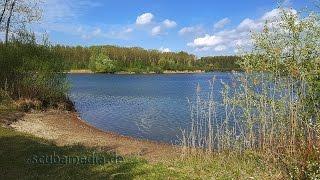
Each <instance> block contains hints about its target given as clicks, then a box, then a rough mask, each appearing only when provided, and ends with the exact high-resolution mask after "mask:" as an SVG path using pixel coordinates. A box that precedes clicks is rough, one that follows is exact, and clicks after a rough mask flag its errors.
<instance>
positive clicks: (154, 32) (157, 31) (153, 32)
mask: <svg viewBox="0 0 320 180" xmlns="http://www.w3.org/2000/svg"><path fill="white" fill-rule="evenodd" d="M160 34H161V26H156V27H154V28H152V30H151V35H152V36H157V35H160Z"/></svg>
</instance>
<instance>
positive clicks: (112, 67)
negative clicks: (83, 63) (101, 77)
mask: <svg viewBox="0 0 320 180" xmlns="http://www.w3.org/2000/svg"><path fill="white" fill-rule="evenodd" d="M90 69H91V70H92V71H93V72H99V73H114V72H116V62H115V61H113V60H111V59H110V58H109V57H108V56H106V55H105V54H103V53H99V54H93V55H92V56H91V57H90Z"/></svg>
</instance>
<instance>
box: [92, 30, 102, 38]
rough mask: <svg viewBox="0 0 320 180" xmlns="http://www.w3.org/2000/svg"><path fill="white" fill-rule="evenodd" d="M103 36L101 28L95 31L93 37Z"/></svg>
mask: <svg viewBox="0 0 320 180" xmlns="http://www.w3.org/2000/svg"><path fill="white" fill-rule="evenodd" d="M100 34H101V29H100V28H97V29H95V30H94V31H93V32H92V35H93V36H98V35H100Z"/></svg>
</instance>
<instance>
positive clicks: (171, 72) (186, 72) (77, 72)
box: [67, 69, 206, 75]
mask: <svg viewBox="0 0 320 180" xmlns="http://www.w3.org/2000/svg"><path fill="white" fill-rule="evenodd" d="M202 73H206V72H205V71H202V70H195V71H188V70H185V71H169V70H165V71H163V72H162V73H156V72H153V71H152V72H142V73H135V72H128V71H119V72H115V73H96V72H93V71H91V70H89V69H80V70H70V71H69V72H67V74H119V75H122V74H124V75H136V74H202Z"/></svg>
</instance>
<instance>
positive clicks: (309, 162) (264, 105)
mask: <svg viewBox="0 0 320 180" xmlns="http://www.w3.org/2000/svg"><path fill="white" fill-rule="evenodd" d="M282 13H283V14H282V16H281V18H280V20H279V21H276V22H273V24H272V25H270V24H266V25H265V28H264V29H263V31H262V32H260V33H256V34H254V35H253V42H254V48H253V50H252V52H250V53H248V52H247V53H245V54H243V55H242V62H240V64H241V67H242V68H243V69H244V70H245V72H244V73H235V72H233V74H232V81H230V82H216V79H215V78H213V79H212V80H211V81H210V83H209V93H201V92H200V87H197V91H196V98H195V100H193V101H189V102H190V113H191V129H190V131H184V133H183V138H182V139H183V141H182V145H183V147H184V148H183V149H184V153H185V154H194V153H196V154H199V155H200V156H201V155H205V154H208V153H218V154H221V153H225V152H237V153H240V154H242V153H244V152H246V151H254V152H257V153H259V154H261V155H262V156H264V159H265V160H266V161H268V162H275V163H276V164H279V165H281V167H282V168H283V169H284V170H285V171H287V173H288V175H289V176H291V177H292V178H314V177H318V178H319V177H320V164H319V162H320V153H319V150H320V139H319V138H320V133H319V132H320V131H319V130H320V129H319V127H320V126H319V124H320V121H319V120H320V111H319V92H317V91H315V90H314V89H319V84H318V83H316V82H318V80H319V72H320V71H319V64H320V63H319V62H320V60H319V57H318V56H316V54H318V53H319V48H317V47H318V44H317V42H319V36H320V34H319V16H318V15H315V14H314V13H310V14H309V16H307V17H304V18H302V19H301V18H299V16H298V15H297V14H294V13H291V12H289V11H288V10H283V12H282ZM275 24H276V25H275ZM279 29H280V30H279ZM316 37H318V39H317V40H315V39H314V38H316ZM217 83H221V84H222V86H223V88H222V89H221V91H219V92H218V94H217V92H216V91H215V89H217V87H219V86H215V85H217ZM217 97H222V101H221V100H220V101H219V100H218V98H217ZM221 112H223V113H221ZM218 113H219V115H217V114H218Z"/></svg>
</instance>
